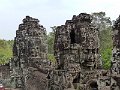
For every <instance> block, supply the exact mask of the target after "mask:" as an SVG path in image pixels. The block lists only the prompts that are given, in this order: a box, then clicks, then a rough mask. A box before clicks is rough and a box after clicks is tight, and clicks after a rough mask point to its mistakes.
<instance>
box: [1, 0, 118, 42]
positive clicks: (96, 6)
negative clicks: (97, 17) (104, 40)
mask: <svg viewBox="0 0 120 90" xmlns="http://www.w3.org/2000/svg"><path fill="white" fill-rule="evenodd" d="M119 3H120V0H0V39H7V40H10V39H14V37H15V34H16V30H17V29H18V25H19V24H20V23H22V19H23V18H25V16H26V15H29V16H31V17H34V18H38V19H39V20H40V24H42V25H43V26H44V27H45V28H46V30H47V32H50V31H51V29H50V27H51V26H58V25H62V24H64V23H65V21H66V20H69V19H71V18H72V16H73V15H78V14H79V13H83V12H86V13H92V12H100V11H104V12H106V16H109V17H111V19H112V20H115V19H116V18H117V17H118V16H119V14H120V6H119Z"/></svg>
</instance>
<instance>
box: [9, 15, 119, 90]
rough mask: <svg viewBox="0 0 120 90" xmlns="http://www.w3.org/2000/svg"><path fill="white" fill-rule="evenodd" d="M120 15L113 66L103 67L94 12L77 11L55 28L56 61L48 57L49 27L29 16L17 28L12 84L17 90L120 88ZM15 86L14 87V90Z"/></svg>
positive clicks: (115, 36)
mask: <svg viewBox="0 0 120 90" xmlns="http://www.w3.org/2000/svg"><path fill="white" fill-rule="evenodd" d="M119 34H120V17H119V18H118V19H117V20H116V21H115V23H114V25H113V56H112V61H111V68H110V70H104V69H103V68H102V61H101V57H100V53H99V48H100V44H99V29H98V28H97V27H96V26H95V25H94V24H93V23H92V16H91V15H90V14H86V13H81V14H79V15H77V16H76V15H73V17H72V19H71V20H67V21H66V22H65V25H61V26H58V27H57V28H56V31H55V41H54V56H55V59H56V63H55V65H52V64H51V63H52V62H50V61H49V60H48V59H47V43H46V40H47V38H46V29H45V28H44V27H43V26H42V25H40V24H39V20H38V19H35V18H32V17H29V16H26V18H25V19H23V23H22V24H20V25H19V28H18V30H17V31H16V37H15V40H14V46H13V60H11V62H10V79H11V87H12V88H14V89H17V90H120V36H119ZM14 89H13V90H14Z"/></svg>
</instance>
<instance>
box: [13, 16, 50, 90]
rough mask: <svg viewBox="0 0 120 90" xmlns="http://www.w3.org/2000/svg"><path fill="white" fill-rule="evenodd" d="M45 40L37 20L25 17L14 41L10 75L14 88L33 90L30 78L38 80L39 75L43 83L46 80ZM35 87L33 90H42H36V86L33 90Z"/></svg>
mask: <svg viewBox="0 0 120 90" xmlns="http://www.w3.org/2000/svg"><path fill="white" fill-rule="evenodd" d="M46 38H47V37H46V29H45V28H44V27H43V26H42V25H40V24H39V20H38V19H35V18H32V17H29V16H26V18H25V19H23V23H22V24H20V25H19V28H18V30H17V31H16V37H15V40H14V47H13V58H14V60H13V63H12V67H13V73H12V74H13V77H14V82H15V87H16V88H22V90H33V89H30V86H31V84H32V85H34V84H35V82H34V80H35V79H34V80H33V81H32V77H37V78H38V77H39V75H41V78H43V79H44V81H45V80H46V78H45V75H44V74H46V73H45V70H43V69H44V67H45V66H46V65H48V61H47V44H46ZM42 76H43V77H42ZM37 78H36V80H37ZM39 79H40V78H39ZM39 79H38V80H39ZM32 82H34V83H32ZM36 82H37V81H36ZM41 82H42V79H41V81H39V82H37V83H38V84H39V85H41ZM35 85H37V84H35ZM42 86H43V87H46V86H45V85H43V84H42V85H41V87H42ZM36 87H37V89H35V90H43V88H41V89H38V86H35V87H34V88H36ZM44 90H45V89H44Z"/></svg>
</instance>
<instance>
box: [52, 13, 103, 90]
mask: <svg viewBox="0 0 120 90" xmlns="http://www.w3.org/2000/svg"><path fill="white" fill-rule="evenodd" d="M91 22H92V16H91V15H89V14H86V13H81V14H79V15H78V16H76V15H74V16H73V18H72V20H67V21H66V23H65V25H61V26H58V27H57V29H56V33H55V45H54V50H55V51H54V52H55V53H54V54H55V58H56V60H57V66H56V69H55V70H54V71H53V76H52V82H53V83H52V84H53V85H52V84H51V88H52V89H50V90H75V89H77V88H78V87H79V88H80V90H92V88H96V90H97V89H98V85H97V77H98V76H99V71H98V69H101V61H100V56H99V37H98V33H99V31H98V29H97V28H96V27H95V26H94V25H93V24H92V23H91ZM91 83H93V86H92V85H91V86H90V84H91ZM85 86H86V87H85ZM53 88H54V89H53Z"/></svg>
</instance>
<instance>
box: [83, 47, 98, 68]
mask: <svg viewBox="0 0 120 90" xmlns="http://www.w3.org/2000/svg"><path fill="white" fill-rule="evenodd" d="M96 59H97V50H96V49H84V50H83V55H82V62H83V63H82V65H83V67H84V68H88V69H90V68H95V66H96V62H95V61H96Z"/></svg>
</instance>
